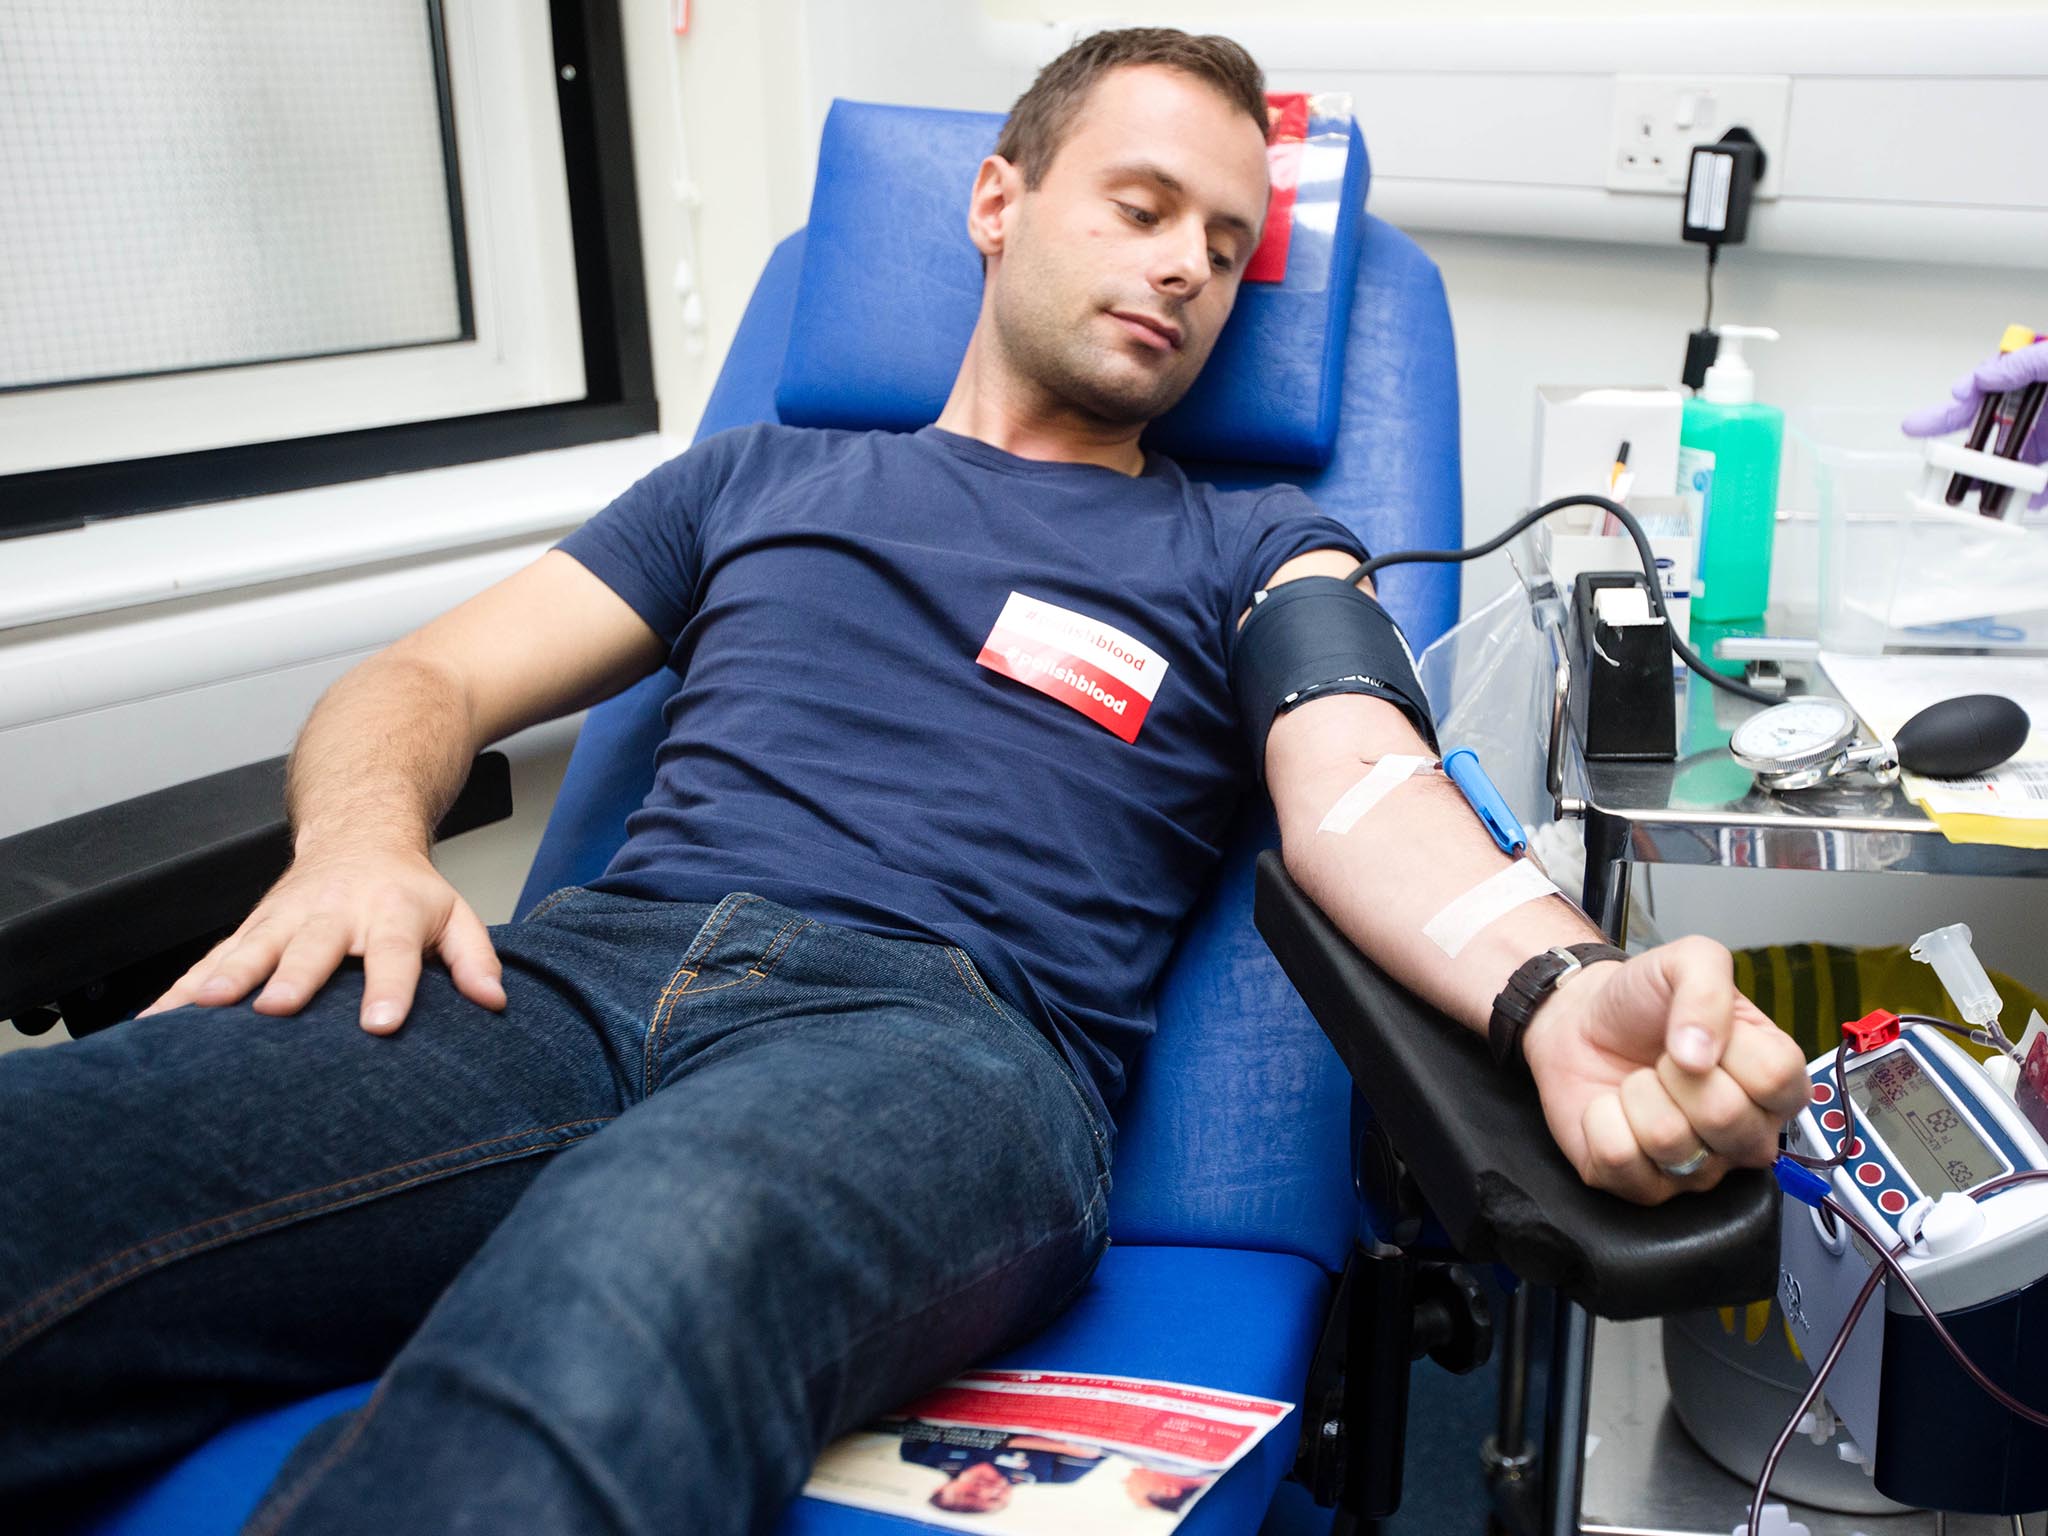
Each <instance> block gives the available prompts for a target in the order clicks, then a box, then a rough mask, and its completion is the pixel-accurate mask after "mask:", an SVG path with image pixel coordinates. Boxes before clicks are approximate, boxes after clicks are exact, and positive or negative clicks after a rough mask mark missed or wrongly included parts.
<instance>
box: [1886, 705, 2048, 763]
mask: <svg viewBox="0 0 2048 1536" xmlns="http://www.w3.org/2000/svg"><path fill="white" fill-rule="evenodd" d="M2029 728H2030V722H2029V721H2028V719H2027V712H2026V711H2025V710H2024V709H2021V708H2020V707H2019V705H2017V704H2015V703H2014V702H2013V701H2012V700H2011V699H2007V698H2001V697H2000V696H1999V695H1997V694H1995V693H1966V694H1964V695H1963V696H1962V697H1961V698H1959V699H1943V700H1942V701H1941V702H1940V703H1939V704H1930V705H1928V706H1927V707H1926V708H1925V709H1923V710H1921V711H1920V713H1919V714H1917V715H1915V716H1914V717H1913V718H1912V719H1910V720H1908V721H1907V722H1906V723H1905V724H1904V725H1902V726H1900V727H1899V734H1898V735H1897V736H1896V737H1894V738H1893V741H1894V744H1895V745H1896V746H1897V747H1898V749H1899V766H1900V767H1901V768H1904V769H1906V770H1907V771H1909V772H1911V773H1920V774H1925V775H1926V776H1927V777H1928V778H1930V779H1962V778H1968V777H1969V776H1970V775H1971V774H1973V773H1983V772H1985V771H1987V770H1989V769H1992V768H1996V767H1997V766H1998V765H1999V764H2000V763H2002V762H2004V761H2005V760H2006V759H2007V758H2008V757H2011V756H2012V755H2013V753H2015V752H2017V751H2019V749H2020V747H2021V746H2022V745H2023V744H2024V743H2025V741H2026V739H2027V731H2028V730H2029Z"/></svg>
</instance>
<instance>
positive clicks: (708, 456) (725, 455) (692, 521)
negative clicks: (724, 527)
mask: <svg viewBox="0 0 2048 1536" xmlns="http://www.w3.org/2000/svg"><path fill="white" fill-rule="evenodd" d="M734 435H735V434H730V433H726V434H721V435H720V436H718V437H713V438H709V439H706V440H705V441H704V442H702V443H699V444H698V445H697V446H696V447H694V448H692V449H690V450H689V451H688V452H687V453H683V454H679V455H677V456H676V457H675V458H673V459H670V460H669V461H668V462H667V463H666V464H663V465H661V466H660V467H659V468H657V469H654V470H652V471H650V472H649V473H648V474H646V475H645V476H643V477H642V478H641V479H640V480H638V481H636V482H635V483H634V484H633V485H631V486H629V487H628V488H627V489H626V490H625V492H624V493H622V494H621V495H620V496H619V497H618V499H617V500H615V501H614V502H612V504H611V505H610V506H608V507H606V508H605V509H604V510H603V511H602V512H600V513H598V514H597V516H595V517H593V518H592V519H591V520H590V521H589V522H587V523H585V524H584V525H583V526H582V527H581V528H578V529H577V530H576V531H575V532H574V533H571V534H570V535H569V536H568V537H567V538H565V539H563V540H562V541H561V542H560V543H558V544H557V545H555V548H556V549H559V550H560V551H562V553H563V554H565V555H568V556H569V557H570V558H571V559H573V560H574V561H575V562H576V563H577V564H578V565H581V566H582V567H583V568H584V569H585V570H587V571H589V572H590V573H591V574H592V575H593V576H595V577H597V579H598V580H599V581H602V582H603V583H604V584H605V585H606V586H608V587H610V588H611V589H612V590H613V591H614V592H616V593H618V595H619V596H620V597H621V598H623V599H625V601H626V603H627V605H628V606H629V607H631V608H632V610H633V611H634V612H635V613H637V614H639V615H640V617H641V618H642V619H644V620H645V621H646V622H647V627H648V628H649V629H652V630H653V631H654V632H655V633H656V634H657V635H659V636H661V638H662V640H663V642H664V643H665V644H667V645H670V646H673V645H674V644H675V642H676V637H677V636H678V635H680V634H681V633H682V632H683V626H684V625H685V624H686V623H688V622H689V619H690V615H691V613H692V612H694V611H695V609H696V595H697V581H698V576H699V574H700V572H701V570H702V568H703V559H702V536H703V528H704V520H705V517H706V515H707V514H708V512H709V511H710V509H711V506H712V504H713V503H714V502H715V501H716V500H717V499H718V496H719V494H720V492H721V491H723V490H724V488H725V484H726V481H727V479H728V478H729V477H730V474H731V469H732V463H733V460H734V458H735V447H736V445H735V444H734V443H733V442H732V441H731V440H730V439H731V438H732V437H733V436H734Z"/></svg>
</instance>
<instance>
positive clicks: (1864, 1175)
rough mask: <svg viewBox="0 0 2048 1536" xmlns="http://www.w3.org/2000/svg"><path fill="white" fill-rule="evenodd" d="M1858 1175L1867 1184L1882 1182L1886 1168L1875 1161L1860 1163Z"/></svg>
mask: <svg viewBox="0 0 2048 1536" xmlns="http://www.w3.org/2000/svg"><path fill="white" fill-rule="evenodd" d="M1856 1177H1857V1178H1858V1179H1860V1180H1861V1181H1862V1182H1863V1183H1865V1184H1882V1183H1883V1182H1884V1170H1883V1169H1882V1168H1880V1167H1878V1166H1877V1164H1875V1163H1859V1164H1857V1166H1856Z"/></svg>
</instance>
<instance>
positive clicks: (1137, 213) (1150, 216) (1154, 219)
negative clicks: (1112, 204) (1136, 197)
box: [1117, 203, 1159, 228]
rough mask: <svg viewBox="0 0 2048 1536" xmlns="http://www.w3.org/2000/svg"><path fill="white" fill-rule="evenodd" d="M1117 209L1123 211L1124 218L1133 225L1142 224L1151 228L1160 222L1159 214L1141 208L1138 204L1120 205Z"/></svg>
mask: <svg viewBox="0 0 2048 1536" xmlns="http://www.w3.org/2000/svg"><path fill="white" fill-rule="evenodd" d="M1117 207H1119V208H1121V209H1122V210H1123V212H1124V217H1125V218H1127V219H1129V220H1130V221H1131V222H1132V223H1133V224H1142V225H1145V226H1146V227H1148V228H1149V227H1150V226H1152V225H1154V224H1157V223H1158V222H1159V215H1158V214H1156V213H1154V212H1153V211H1152V210H1151V209H1149V208H1140V207H1139V206H1138V205H1137V204H1136V203H1118V204H1117Z"/></svg>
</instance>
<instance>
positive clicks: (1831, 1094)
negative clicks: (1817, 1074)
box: [1813, 1083, 1835, 1104]
mask: <svg viewBox="0 0 2048 1536" xmlns="http://www.w3.org/2000/svg"><path fill="white" fill-rule="evenodd" d="M1834 1101H1835V1090H1834V1089H1832V1088H1830V1087H1829V1086H1828V1085H1827V1084H1826V1083H1815V1084H1814V1085H1813V1102H1814V1103H1816V1104H1832V1103H1834Z"/></svg>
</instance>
